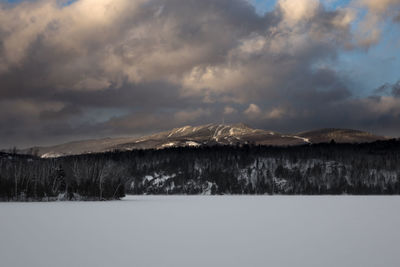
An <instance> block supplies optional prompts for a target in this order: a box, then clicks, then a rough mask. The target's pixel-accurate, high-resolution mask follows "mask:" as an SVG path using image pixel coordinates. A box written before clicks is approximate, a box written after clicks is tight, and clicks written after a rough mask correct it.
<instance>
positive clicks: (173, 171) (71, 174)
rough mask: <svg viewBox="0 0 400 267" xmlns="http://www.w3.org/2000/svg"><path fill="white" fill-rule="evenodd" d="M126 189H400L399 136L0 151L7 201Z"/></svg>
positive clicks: (84, 196)
mask: <svg viewBox="0 0 400 267" xmlns="http://www.w3.org/2000/svg"><path fill="white" fill-rule="evenodd" d="M125 194H270V195H274V194H285V195H293V194H296V195H326V194H331V195H341V194H350V195H371V194H373V195H380V194H387V195H389V194H400V141H399V140H395V139H393V140H387V141H376V142H373V143H365V144H338V143H335V142H334V141H333V142H331V143H324V144H312V145H311V144H310V145H302V146H289V147H272V146H254V145H240V146H239V145H237V146H203V147H172V148H166V149H160V150H153V149H149V150H132V151H112V152H107V153H99V154H83V155H74V156H65V157H58V158H48V159H44V158H40V157H37V156H33V155H19V154H16V153H0V200H1V201H54V200H113V199H121V198H122V197H124V196H125Z"/></svg>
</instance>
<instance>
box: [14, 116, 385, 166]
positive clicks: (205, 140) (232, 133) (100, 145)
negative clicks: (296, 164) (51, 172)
mask: <svg viewBox="0 0 400 267" xmlns="http://www.w3.org/2000/svg"><path fill="white" fill-rule="evenodd" d="M332 139H334V140H335V141H336V142H338V143H365V142H373V141H377V140H386V139H388V138H386V137H384V136H379V135H374V134H372V133H368V132H363V131H359V130H353V129H339V128H324V129H317V130H312V131H304V132H299V133H295V134H282V133H279V132H275V131H269V130H263V129H255V128H251V127H250V126H248V125H246V124H244V123H237V124H214V123H210V124H205V125H198V126H191V125H186V126H183V127H178V128H173V129H172V130H168V131H162V132H159V133H154V134H151V135H146V136H142V137H120V138H109V137H107V138H101V139H89V140H82V141H72V142H68V143H64V144H59V145H54V146H43V147H33V148H30V149H25V150H23V151H21V152H22V153H25V154H26V153H32V151H35V153H36V154H37V155H38V156H41V157H43V158H51V157H59V156H66V155H77V154H85V153H101V152H107V151H114V150H122V151H124V150H128V151H129V150H134V149H163V148H167V147H182V146H196V147H197V146H212V145H245V144H254V145H270V146H293V145H303V144H315V143H324V142H330V141H331V140H332Z"/></svg>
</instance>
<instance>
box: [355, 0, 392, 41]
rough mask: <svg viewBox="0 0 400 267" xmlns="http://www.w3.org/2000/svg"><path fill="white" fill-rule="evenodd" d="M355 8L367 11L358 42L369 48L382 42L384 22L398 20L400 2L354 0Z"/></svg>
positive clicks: (359, 29) (358, 35) (358, 32)
mask: <svg viewBox="0 0 400 267" xmlns="http://www.w3.org/2000/svg"><path fill="white" fill-rule="evenodd" d="M353 6H355V8H363V9H366V14H365V16H364V18H363V19H362V20H361V22H360V25H359V27H358V30H357V32H356V34H357V35H356V41H357V43H358V45H361V46H366V47H369V46H371V45H374V44H377V43H378V42H379V41H380V38H381V33H382V22H383V21H384V20H385V19H387V18H388V17H389V18H393V20H396V16H397V15H398V12H399V11H400V0H379V1H375V0H354V1H353Z"/></svg>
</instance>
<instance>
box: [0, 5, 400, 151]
mask: <svg viewBox="0 0 400 267" xmlns="http://www.w3.org/2000/svg"><path fill="white" fill-rule="evenodd" d="M372 8H375V7H371V10H372ZM353 20H354V14H353V13H352V11H351V10H350V9H338V10H335V11H329V10H326V9H325V8H324V6H323V5H322V4H321V3H319V2H318V1H317V0H308V1H306V0H302V1H288V0H280V1H279V2H278V4H277V6H276V7H275V9H274V10H272V11H271V12H268V13H266V14H265V15H263V16H260V15H258V14H257V13H256V12H255V10H254V7H253V6H251V5H250V4H249V3H248V2H247V1H244V0H219V1H215V0H203V1H181V0H167V1H161V0H138V1H128V0H96V1H95V0H79V1H76V2H75V3H72V4H71V5H68V6H60V5H59V4H58V2H57V1H55V0H40V1H30V2H23V3H20V4H15V5H12V6H5V5H1V4H0V86H1V89H0V114H1V115H0V127H1V129H2V130H1V131H0V137H1V142H0V145H1V146H2V147H8V146H10V145H13V144H17V145H19V146H26V145H31V144H38V143H41V144H48V143H55V142H61V141H63V140H73V139H80V138H91V137H102V136H108V135H109V136H118V135H139V134H145V133H150V132H154V131H158V130H163V129H169V128H171V127H177V126H180V125H184V124H201V123H209V122H219V121H220V120H221V119H222V117H225V118H227V120H229V121H231V122H240V121H243V122H249V123H251V124H253V125H254V126H258V127H262V128H269V129H274V130H285V131H286V130H287V131H294V130H296V129H304V127H307V128H317V127H325V126H326V127H333V126H335V127H336V126H337V127H340V126H343V127H344V126H346V127H361V128H368V126H369V125H374V126H375V125H377V126H379V127H383V128H385V129H389V131H392V130H393V129H394V130H396V129H397V128H396V127H394V126H393V125H394V124H395V122H396V120H397V119H398V115H396V114H398V110H399V108H397V107H396V103H397V102H396V101H398V98H395V97H394V96H398V92H397V89H396V90H393V94H392V95H391V96H385V97H383V96H380V97H378V98H376V99H373V98H361V99H357V98H354V97H353V96H352V88H350V87H349V85H350V84H351V82H350V79H349V78H348V77H346V76H345V75H343V74H342V73H338V72H337V71H336V70H334V69H333V68H331V67H330V66H331V65H332V64H331V63H332V62H335V60H336V58H337V55H338V53H339V52H340V51H341V50H342V49H350V48H352V49H356V46H357V44H356V41H355V39H356V38H355V33H353V32H351V29H350V24H351V22H352V21H353ZM369 122H371V124H368V123H369ZM394 130H393V131H394Z"/></svg>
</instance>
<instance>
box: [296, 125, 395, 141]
mask: <svg viewBox="0 0 400 267" xmlns="http://www.w3.org/2000/svg"><path fill="white" fill-rule="evenodd" d="M297 135H298V136H300V137H303V138H306V139H308V140H309V141H310V142H311V143H314V144H315V143H327V142H330V141H331V140H335V142H337V143H369V142H374V141H377V140H385V139H387V138H386V137H383V136H378V135H374V134H371V133H368V132H363V131H358V130H351V129H334V128H328V129H319V130H314V131H308V132H302V133H298V134H297Z"/></svg>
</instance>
